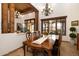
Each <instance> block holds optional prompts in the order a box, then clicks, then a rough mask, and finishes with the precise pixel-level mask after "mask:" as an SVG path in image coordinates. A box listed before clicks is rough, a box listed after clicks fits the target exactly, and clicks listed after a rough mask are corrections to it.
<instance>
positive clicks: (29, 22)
mask: <svg viewBox="0 0 79 59" xmlns="http://www.w3.org/2000/svg"><path fill="white" fill-rule="evenodd" d="M25 25H26V28H27V30H29V31H30V32H34V31H35V19H27V20H25Z"/></svg>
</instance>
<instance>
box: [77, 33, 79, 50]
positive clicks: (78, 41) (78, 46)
mask: <svg viewBox="0 0 79 59" xmlns="http://www.w3.org/2000/svg"><path fill="white" fill-rule="evenodd" d="M77 49H79V33H78V34H77Z"/></svg>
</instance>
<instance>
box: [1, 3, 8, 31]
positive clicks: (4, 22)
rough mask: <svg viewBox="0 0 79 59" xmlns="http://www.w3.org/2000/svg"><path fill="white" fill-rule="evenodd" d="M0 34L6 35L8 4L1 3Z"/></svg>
mask: <svg viewBox="0 0 79 59" xmlns="http://www.w3.org/2000/svg"><path fill="white" fill-rule="evenodd" d="M2 33H8V4H7V3H2Z"/></svg>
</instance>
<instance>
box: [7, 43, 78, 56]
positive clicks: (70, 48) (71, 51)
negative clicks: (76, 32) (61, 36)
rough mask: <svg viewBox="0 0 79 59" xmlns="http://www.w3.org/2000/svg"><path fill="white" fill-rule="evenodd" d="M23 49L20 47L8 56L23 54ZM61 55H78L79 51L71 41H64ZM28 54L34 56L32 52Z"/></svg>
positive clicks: (27, 53)
mask: <svg viewBox="0 0 79 59" xmlns="http://www.w3.org/2000/svg"><path fill="white" fill-rule="evenodd" d="M23 55H24V54H23V49H22V48H21V49H18V50H17V51H14V52H12V53H10V54H8V55H7V56H23ZM60 55H61V56H78V55H79V51H78V50H77V48H76V46H74V45H72V44H71V43H70V42H62V43H61V48H60ZM26 56H32V53H31V52H26Z"/></svg>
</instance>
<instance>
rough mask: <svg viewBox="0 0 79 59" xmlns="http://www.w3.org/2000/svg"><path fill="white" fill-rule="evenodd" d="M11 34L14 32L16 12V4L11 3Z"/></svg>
mask: <svg viewBox="0 0 79 59" xmlns="http://www.w3.org/2000/svg"><path fill="white" fill-rule="evenodd" d="M9 6H10V9H9V10H10V20H9V22H10V33H12V32H14V12H15V4H14V3H10V5H9Z"/></svg>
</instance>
